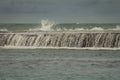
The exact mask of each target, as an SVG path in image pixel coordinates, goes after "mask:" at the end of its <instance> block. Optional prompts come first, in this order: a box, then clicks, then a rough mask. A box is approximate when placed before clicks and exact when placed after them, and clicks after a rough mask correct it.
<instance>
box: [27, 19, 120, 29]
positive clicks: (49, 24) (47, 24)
mask: <svg viewBox="0 0 120 80" xmlns="http://www.w3.org/2000/svg"><path fill="white" fill-rule="evenodd" d="M76 24H77V25H78V23H76ZM68 27H69V26H68ZM89 27H91V26H89ZM89 27H88V28H84V27H80V28H77V27H74V28H66V27H64V26H62V28H61V27H59V24H56V23H55V22H54V21H49V20H48V19H47V20H41V22H40V25H39V26H38V27H36V28H32V29H29V30H28V31H81V30H86V31H87V30H88V31H95V30H97V31H103V30H120V26H119V25H116V26H114V28H107V29H105V28H103V27H96V26H92V28H89Z"/></svg>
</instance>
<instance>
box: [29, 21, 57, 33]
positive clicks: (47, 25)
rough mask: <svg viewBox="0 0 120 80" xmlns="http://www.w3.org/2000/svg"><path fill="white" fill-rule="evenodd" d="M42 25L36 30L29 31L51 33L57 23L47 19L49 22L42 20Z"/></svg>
mask: <svg viewBox="0 0 120 80" xmlns="http://www.w3.org/2000/svg"><path fill="white" fill-rule="evenodd" d="M40 24H41V25H40V26H39V27H37V28H34V29H29V31H51V30H53V29H52V26H53V25H55V22H54V21H49V20H48V19H47V20H41V22H40Z"/></svg>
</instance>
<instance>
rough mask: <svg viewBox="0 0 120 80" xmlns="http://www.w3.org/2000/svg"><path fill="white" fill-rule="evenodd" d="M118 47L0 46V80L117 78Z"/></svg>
mask: <svg viewBox="0 0 120 80" xmlns="http://www.w3.org/2000/svg"><path fill="white" fill-rule="evenodd" d="M119 79H120V51H112V50H67V49H0V80H119Z"/></svg>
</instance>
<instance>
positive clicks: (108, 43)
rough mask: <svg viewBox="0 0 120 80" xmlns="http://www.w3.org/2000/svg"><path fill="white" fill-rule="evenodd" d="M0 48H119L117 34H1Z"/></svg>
mask: <svg viewBox="0 0 120 80" xmlns="http://www.w3.org/2000/svg"><path fill="white" fill-rule="evenodd" d="M0 46H16V47H27V46H29V47H80V48H83V47H104V48H119V47H120V33H119V32H111V31H110V32H84V31H83V32H39V33H32V32H30V33H27V32H25V33H1V34H0Z"/></svg>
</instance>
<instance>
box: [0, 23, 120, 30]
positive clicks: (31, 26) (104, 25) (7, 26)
mask: <svg viewBox="0 0 120 80" xmlns="http://www.w3.org/2000/svg"><path fill="white" fill-rule="evenodd" d="M116 26H120V23H101V24H100V23H99V24H98V23H80V24H76V23H64V24H56V25H54V26H53V27H52V28H53V29H58V28H59V29H64V28H66V29H75V28H84V29H91V28H94V27H101V28H103V29H110V28H116ZM40 27H41V24H25V23H24V24H14V23H13V24H12V23H11V24H0V29H8V30H9V31H21V30H29V29H35V28H40Z"/></svg>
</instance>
